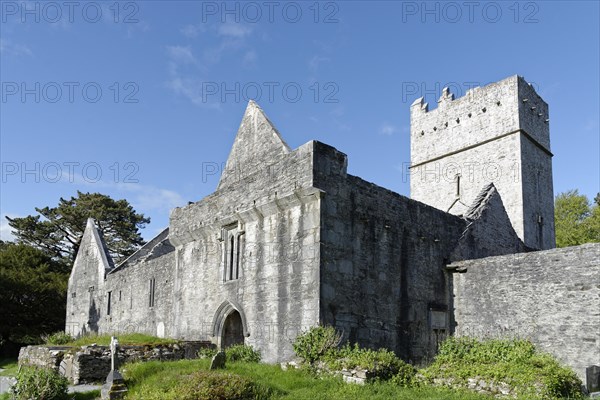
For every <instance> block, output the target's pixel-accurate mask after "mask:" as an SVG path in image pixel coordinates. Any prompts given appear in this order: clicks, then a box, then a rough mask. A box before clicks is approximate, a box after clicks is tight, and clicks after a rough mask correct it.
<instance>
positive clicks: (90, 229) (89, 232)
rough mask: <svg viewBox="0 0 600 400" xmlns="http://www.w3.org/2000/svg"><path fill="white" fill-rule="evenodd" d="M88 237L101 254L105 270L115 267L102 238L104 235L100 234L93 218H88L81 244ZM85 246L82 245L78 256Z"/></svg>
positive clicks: (99, 254)
mask: <svg viewBox="0 0 600 400" xmlns="http://www.w3.org/2000/svg"><path fill="white" fill-rule="evenodd" d="M86 237H88V238H89V239H88V240H91V242H92V244H93V245H94V247H95V249H96V250H97V251H98V256H99V258H100V260H101V261H102V265H103V266H104V270H105V271H109V270H111V269H112V268H113V267H114V263H113V260H112V257H111V256H110V253H109V252H108V248H107V247H106V243H104V239H103V238H102V235H101V234H100V232H99V231H98V228H97V227H96V222H95V221H94V220H93V219H92V218H88V220H87V223H86V226H85V231H84V232H83V237H82V238H81V244H83V243H84V241H85V240H86ZM83 247H84V246H81V245H80V247H79V252H78V253H77V257H79V256H80V254H79V253H80V252H81V251H82V248H83Z"/></svg>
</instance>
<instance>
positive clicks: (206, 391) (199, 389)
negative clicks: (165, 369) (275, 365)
mask: <svg viewBox="0 0 600 400" xmlns="http://www.w3.org/2000/svg"><path fill="white" fill-rule="evenodd" d="M158 389H159V388H155V387H148V388H147V389H146V390H143V391H141V392H140V393H139V394H138V395H139V397H140V398H143V399H145V400H167V399H169V400H170V399H177V400H215V399H236V400H253V399H268V398H270V397H271V393H270V390H269V389H267V388H265V387H262V386H260V385H258V384H257V383H255V382H254V381H252V380H251V379H249V378H246V377H242V376H239V375H234V374H229V373H223V372H214V371H197V372H194V373H192V374H191V375H188V376H185V377H182V378H181V379H180V380H179V382H178V384H177V385H176V386H171V387H169V388H167V389H166V390H158Z"/></svg>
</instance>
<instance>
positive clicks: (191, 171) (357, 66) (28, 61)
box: [0, 1, 600, 239]
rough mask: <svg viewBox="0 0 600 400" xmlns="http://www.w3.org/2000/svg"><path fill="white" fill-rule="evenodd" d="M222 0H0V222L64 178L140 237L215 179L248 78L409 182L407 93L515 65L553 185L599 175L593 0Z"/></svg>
mask: <svg viewBox="0 0 600 400" xmlns="http://www.w3.org/2000/svg"><path fill="white" fill-rule="evenodd" d="M224 4H225V3H223V2H200V1H198V2H192V1H169V2H167V1H136V2H119V3H115V2H113V1H109V2H83V1H82V2H75V4H74V5H69V3H65V2H62V1H58V2H36V1H28V2H11V1H2V2H1V7H2V9H1V12H2V21H1V35H0V37H1V46H0V48H1V53H0V54H1V65H0V66H1V77H0V78H1V79H0V80H1V81H2V99H1V103H0V107H1V116H0V128H1V150H0V155H1V157H2V168H3V169H2V173H3V177H2V178H3V182H2V191H1V195H0V200H1V207H0V213H1V214H2V226H1V227H2V229H1V231H2V238H3V239H9V238H10V236H9V235H8V227H7V226H6V223H5V221H4V216H5V215H9V216H25V215H28V214H32V213H34V207H43V206H46V205H49V206H53V205H56V204H57V202H58V199H59V198H60V197H70V196H72V195H74V194H75V193H76V190H81V191H90V192H101V193H105V194H108V195H110V196H112V197H114V198H126V199H127V200H129V201H130V202H131V203H132V204H133V205H134V207H135V208H136V210H138V211H140V212H143V213H144V214H146V215H147V216H150V217H151V218H152V223H151V224H150V225H149V226H148V227H147V228H146V229H145V230H144V232H143V235H144V237H145V238H147V239H148V238H150V237H152V236H153V235H154V234H155V233H157V232H158V231H159V230H160V229H162V228H163V227H165V226H167V224H168V215H169V209H171V208H173V207H175V206H180V205H185V204H187V202H188V201H197V200H199V199H201V198H202V197H204V196H206V195H208V194H210V193H211V192H212V191H214V189H215V188H216V186H217V182H218V175H217V174H212V171H213V170H214V168H215V166H220V165H221V164H222V163H224V162H225V160H226V158H227V155H228V152H229V149H230V146H231V144H232V141H233V138H234V135H235V133H236V130H237V127H238V125H239V123H240V119H241V117H242V114H243V111H244V109H245V106H246V102H247V98H256V97H257V95H258V94H260V95H261V97H260V98H258V99H257V100H258V103H259V104H260V105H261V107H262V108H263V109H264V110H265V112H266V113H267V114H268V116H269V117H270V119H271V120H272V121H273V122H274V123H275V125H276V126H277V127H278V129H279V131H280V132H281V134H282V135H283V137H284V138H285V140H286V141H287V142H288V143H289V144H290V146H291V147H293V148H296V147H298V146H299V145H301V144H303V143H305V142H307V141H309V140H312V139H317V140H320V141H323V142H325V143H328V144H331V145H333V146H335V147H336V148H338V149H339V150H341V151H343V152H345V153H346V154H348V156H349V167H348V168H349V172H350V173H352V174H354V175H358V176H361V177H363V178H364V179H367V180H369V181H372V182H375V183H377V184H379V185H381V186H384V187H387V188H390V189H392V190H394V191H396V192H399V193H401V194H404V195H409V186H408V180H407V179H406V178H405V177H403V176H402V168H401V167H402V165H403V163H407V162H409V134H408V127H409V106H410V104H411V103H412V101H413V100H414V99H415V98H417V97H419V96H421V95H425V96H426V100H427V101H429V102H430V103H432V104H435V101H436V100H437V98H438V97H439V92H440V91H441V89H442V87H444V86H446V85H450V86H452V87H454V88H455V89H456V90H455V92H457V93H456V94H457V95H458V96H460V95H463V94H464V92H465V91H466V90H467V89H468V88H469V87H470V86H473V85H474V83H477V84H480V85H484V84H487V83H490V82H493V81H497V80H500V79H503V78H505V77H507V76H510V75H514V74H519V75H522V76H524V77H525V79H527V80H528V81H530V82H533V83H534V84H535V85H536V88H537V89H538V93H540V94H541V96H542V97H543V98H544V99H545V100H546V101H547V102H548V103H549V105H550V124H551V125H550V129H551V146H552V151H553V152H554V154H555V156H554V161H553V168H554V190H555V193H559V192H563V191H566V190H569V189H575V188H577V189H579V191H580V192H582V193H584V194H586V195H587V196H589V197H590V198H593V197H594V195H595V194H596V192H598V191H599V190H600V189H599V185H600V184H599V180H600V177H599V169H600V162H599V157H600V143H599V137H600V135H599V117H598V114H599V109H600V104H599V92H600V87H599V75H600V73H599V68H600V67H599V48H600V44H599V36H600V32H599V20H600V15H599V6H598V4H599V3H598V2H596V1H593V2H592V1H590V2H583V1H581V2H576V1H570V2H558V1H556V2H555V1H552V2H550V1H534V2H520V3H515V2H512V1H510V2H475V3H468V2H467V3H466V2H428V3H423V2H420V1H419V2H392V1H382V2H377V1H368V2H367V1H342V2H335V3H334V2H320V3H316V4H315V3H314V2H312V1H309V2H275V3H268V2H262V1H258V2H250V3H248V2H230V3H226V5H224ZM468 4H472V5H471V6H469V5H468ZM298 90H300V91H301V95H298ZM98 91H101V97H99V96H98ZM24 169H27V170H30V171H31V172H29V173H26V174H24V175H23V172H24V171H23V170H24ZM98 172H101V174H102V176H101V177H98V176H97V175H98ZM117 172H118V173H117ZM203 172H204V173H203ZM59 175H60V176H59ZM36 180H39V182H36Z"/></svg>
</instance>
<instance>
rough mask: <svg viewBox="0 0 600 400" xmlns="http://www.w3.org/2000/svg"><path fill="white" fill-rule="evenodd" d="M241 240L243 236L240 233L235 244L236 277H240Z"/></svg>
mask: <svg viewBox="0 0 600 400" xmlns="http://www.w3.org/2000/svg"><path fill="white" fill-rule="evenodd" d="M240 241H241V236H240V235H238V237H237V243H236V246H235V279H237V278H239V277H240Z"/></svg>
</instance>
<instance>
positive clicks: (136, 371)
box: [123, 359, 490, 400]
mask: <svg viewBox="0 0 600 400" xmlns="http://www.w3.org/2000/svg"><path fill="white" fill-rule="evenodd" d="M209 364H210V360H208V359H204V360H184V361H172V362H158V361H153V362H146V363H135V364H129V365H126V366H124V367H123V370H124V373H125V377H126V381H127V386H128V388H129V394H128V397H127V399H141V398H144V399H147V398H151V399H153V400H154V399H173V400H175V399H177V398H178V396H177V394H176V391H177V388H178V384H179V383H180V382H181V381H182V379H183V378H184V376H186V375H189V374H192V373H194V372H196V371H199V370H208V367H209ZM224 372H227V373H233V374H236V375H240V376H243V377H246V378H249V379H251V380H252V381H253V382H255V383H257V384H258V385H260V386H261V387H262V388H264V389H266V390H265V391H266V392H268V393H270V394H268V395H265V396H264V397H262V398H263V399H273V400H274V399H311V400H312V399H315V400H318V399H322V400H351V399H369V400H371V399H373V400H387V399H399V400H418V399H423V400H482V399H490V397H487V396H482V395H478V394H474V393H470V392H456V391H449V390H443V389H435V388H422V389H404V388H400V387H398V386H395V385H394V384H392V383H374V384H367V385H364V386H360V385H355V384H348V383H345V382H343V381H342V379H341V378H335V377H318V378H317V377H314V376H313V375H311V374H310V373H308V372H305V371H298V370H290V371H282V370H281V368H280V367H279V365H269V364H254V363H242V362H234V363H228V364H227V368H226V370H225V371H224Z"/></svg>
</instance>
